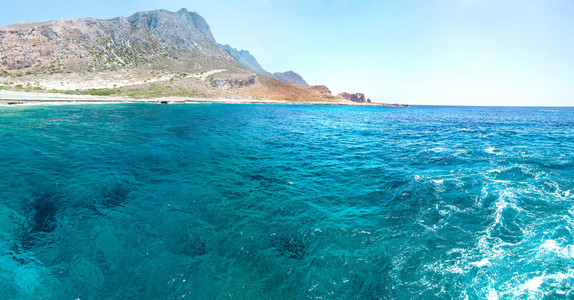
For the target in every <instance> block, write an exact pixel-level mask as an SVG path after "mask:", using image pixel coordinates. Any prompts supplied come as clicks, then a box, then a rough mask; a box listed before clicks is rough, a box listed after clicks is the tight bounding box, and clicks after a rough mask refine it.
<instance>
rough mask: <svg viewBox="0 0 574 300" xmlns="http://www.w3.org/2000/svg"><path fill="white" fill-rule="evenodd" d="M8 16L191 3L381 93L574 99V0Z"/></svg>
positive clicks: (269, 45) (306, 0)
mask: <svg viewBox="0 0 574 300" xmlns="http://www.w3.org/2000/svg"><path fill="white" fill-rule="evenodd" d="M5 2H7V3H3V4H2V9H1V10H0V25H2V26H3V25H8V24H13V23H18V22H21V21H28V22H39V21H47V20H53V19H64V18H65V19H69V18H81V17H96V18H104V19H107V18H113V17H116V16H129V15H130V14H132V13H134V12H136V11H141V10H151V9H158V8H164V9H168V10H171V11H176V10H179V9H181V8H182V7H185V8H187V9H188V10H191V11H196V12H198V13H199V14H200V15H202V16H203V17H204V18H205V19H206V20H207V22H208V23H209V24H210V26H211V29H212V31H213V34H214V36H215V38H216V40H217V41H218V42H220V43H224V44H230V45H232V46H233V47H235V48H240V49H246V50H249V51H250V52H251V53H252V54H253V55H255V57H256V58H257V59H258V60H259V62H260V63H261V65H262V66H263V67H264V68H265V69H267V70H268V71H271V72H277V71H287V70H294V71H296V72H298V73H300V74H301V75H302V76H303V77H304V78H305V79H306V80H307V81H308V82H309V83H310V84H325V85H327V86H328V87H330V88H331V89H332V90H333V91H334V92H337V93H338V92H342V91H347V92H364V93H365V94H366V96H367V97H370V98H372V99H373V100H375V101H381V102H400V103H409V104H454V105H563V106H574V1H570V0H544V1H543V0H540V1H526V0H520V1H519V0H506V1H493V0H459V1H449V0H418V1H414V0H412V1H411V0H405V1H398V0H397V1H383V0H356V1H350V0H242V1H237V0H233V1H232V0H220V1H218V0H209V1H207V0H205V1H194V0H186V1H183V0H162V1H155V0H138V1H135V0H113V1H111V0H99V1H77V0H76V1H70V0H52V1H39V0H36V1H34V0H19V1H5Z"/></svg>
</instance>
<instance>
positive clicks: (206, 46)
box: [0, 8, 347, 102]
mask: <svg viewBox="0 0 574 300" xmlns="http://www.w3.org/2000/svg"><path fill="white" fill-rule="evenodd" d="M229 48H232V47H231V46H229ZM232 49H233V48H232ZM239 53H240V54H241V52H239ZM243 54H244V56H246V57H247V55H249V56H251V54H249V52H248V51H245V52H244V53H243ZM251 57H252V56H251ZM253 62H254V67H248V66H245V65H244V64H242V62H241V61H240V60H238V59H237V58H234V57H233V56H232V55H230V54H229V52H227V51H224V50H222V49H221V47H220V45H219V44H217V42H216V39H215V38H214V37H213V34H212V33H211V29H210V27H209V24H208V23H207V22H206V21H205V19H203V17H201V16H200V15H199V14H197V13H196V12H189V11H188V10H187V9H185V8H184V9H181V10H179V11H177V12H170V11H167V10H152V11H144V12H137V13H134V14H132V15H131V16H129V17H116V18H113V19H108V20H102V19H96V18H82V19H71V20H55V21H48V22H42V23H18V24H14V25H9V26H5V27H0V89H7V90H15V91H26V92H30V91H34V92H52V93H65V94H78V95H100V96H105V95H107V96H120V97H128V98H157V97H166V96H175V97H194V98H206V99H214V98H242V99H275V100H286V101H302V100H306V101H335V102H336V101H347V100H343V99H342V98H341V97H340V96H334V95H332V94H331V93H330V92H329V93H325V90H327V91H328V89H326V88H325V89H324V88H322V87H319V88H316V87H307V86H299V85H296V84H291V83H286V82H283V81H280V80H277V79H276V78H274V76H273V74H271V73H269V72H267V71H265V70H264V69H263V68H261V66H259V68H260V70H258V68H257V65H259V64H258V62H257V60H256V59H255V58H254V57H253ZM244 63H245V62H244ZM255 63H256V65H255ZM261 70H262V71H264V72H261Z"/></svg>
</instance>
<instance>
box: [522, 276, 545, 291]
mask: <svg viewBox="0 0 574 300" xmlns="http://www.w3.org/2000/svg"><path fill="white" fill-rule="evenodd" d="M543 279H544V276H538V277H534V278H532V279H530V280H528V281H526V282H525V283H524V288H526V289H528V290H529V291H538V288H539V287H540V285H541V284H542V281H543Z"/></svg>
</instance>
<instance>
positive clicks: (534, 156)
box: [0, 104, 574, 299]
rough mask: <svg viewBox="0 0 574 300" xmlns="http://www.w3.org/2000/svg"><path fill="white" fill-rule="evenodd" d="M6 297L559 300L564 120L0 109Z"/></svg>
mask: <svg viewBox="0 0 574 300" xmlns="http://www.w3.org/2000/svg"><path fill="white" fill-rule="evenodd" d="M0 149H1V151H0V174H2V179H1V181H0V235H1V239H0V291H1V293H2V295H1V296H0V298H2V297H5V298H9V299H183V298H185V299H189V298H191V299H307V298H308V299H343V298H351V299H354V298H359V299H412V298H416V299H487V298H488V299H513V298H523V299H526V298H532V299H540V298H545V297H546V298H550V299H561V298H564V299H571V298H573V297H574V291H573V289H574V236H573V232H572V231H573V230H574V206H573V204H574V109H572V108H472V107H409V108H386V107H343V106H302V105H301V106H298V105H231V104H198V105H152V104H126V105H120V104H116V105H92V106H90V105H78V106H46V107H4V108H0Z"/></svg>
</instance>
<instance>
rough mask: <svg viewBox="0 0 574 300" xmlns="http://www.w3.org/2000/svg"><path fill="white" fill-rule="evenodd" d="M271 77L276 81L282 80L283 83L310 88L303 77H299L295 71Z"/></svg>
mask: <svg viewBox="0 0 574 300" xmlns="http://www.w3.org/2000/svg"><path fill="white" fill-rule="evenodd" d="M271 76H272V77H273V78H275V79H278V80H281V81H283V82H287V83H290V84H296V85H302V86H308V84H307V82H305V80H304V79H303V77H301V75H299V74H297V73H295V72H293V71H287V72H283V73H273V74H271Z"/></svg>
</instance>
